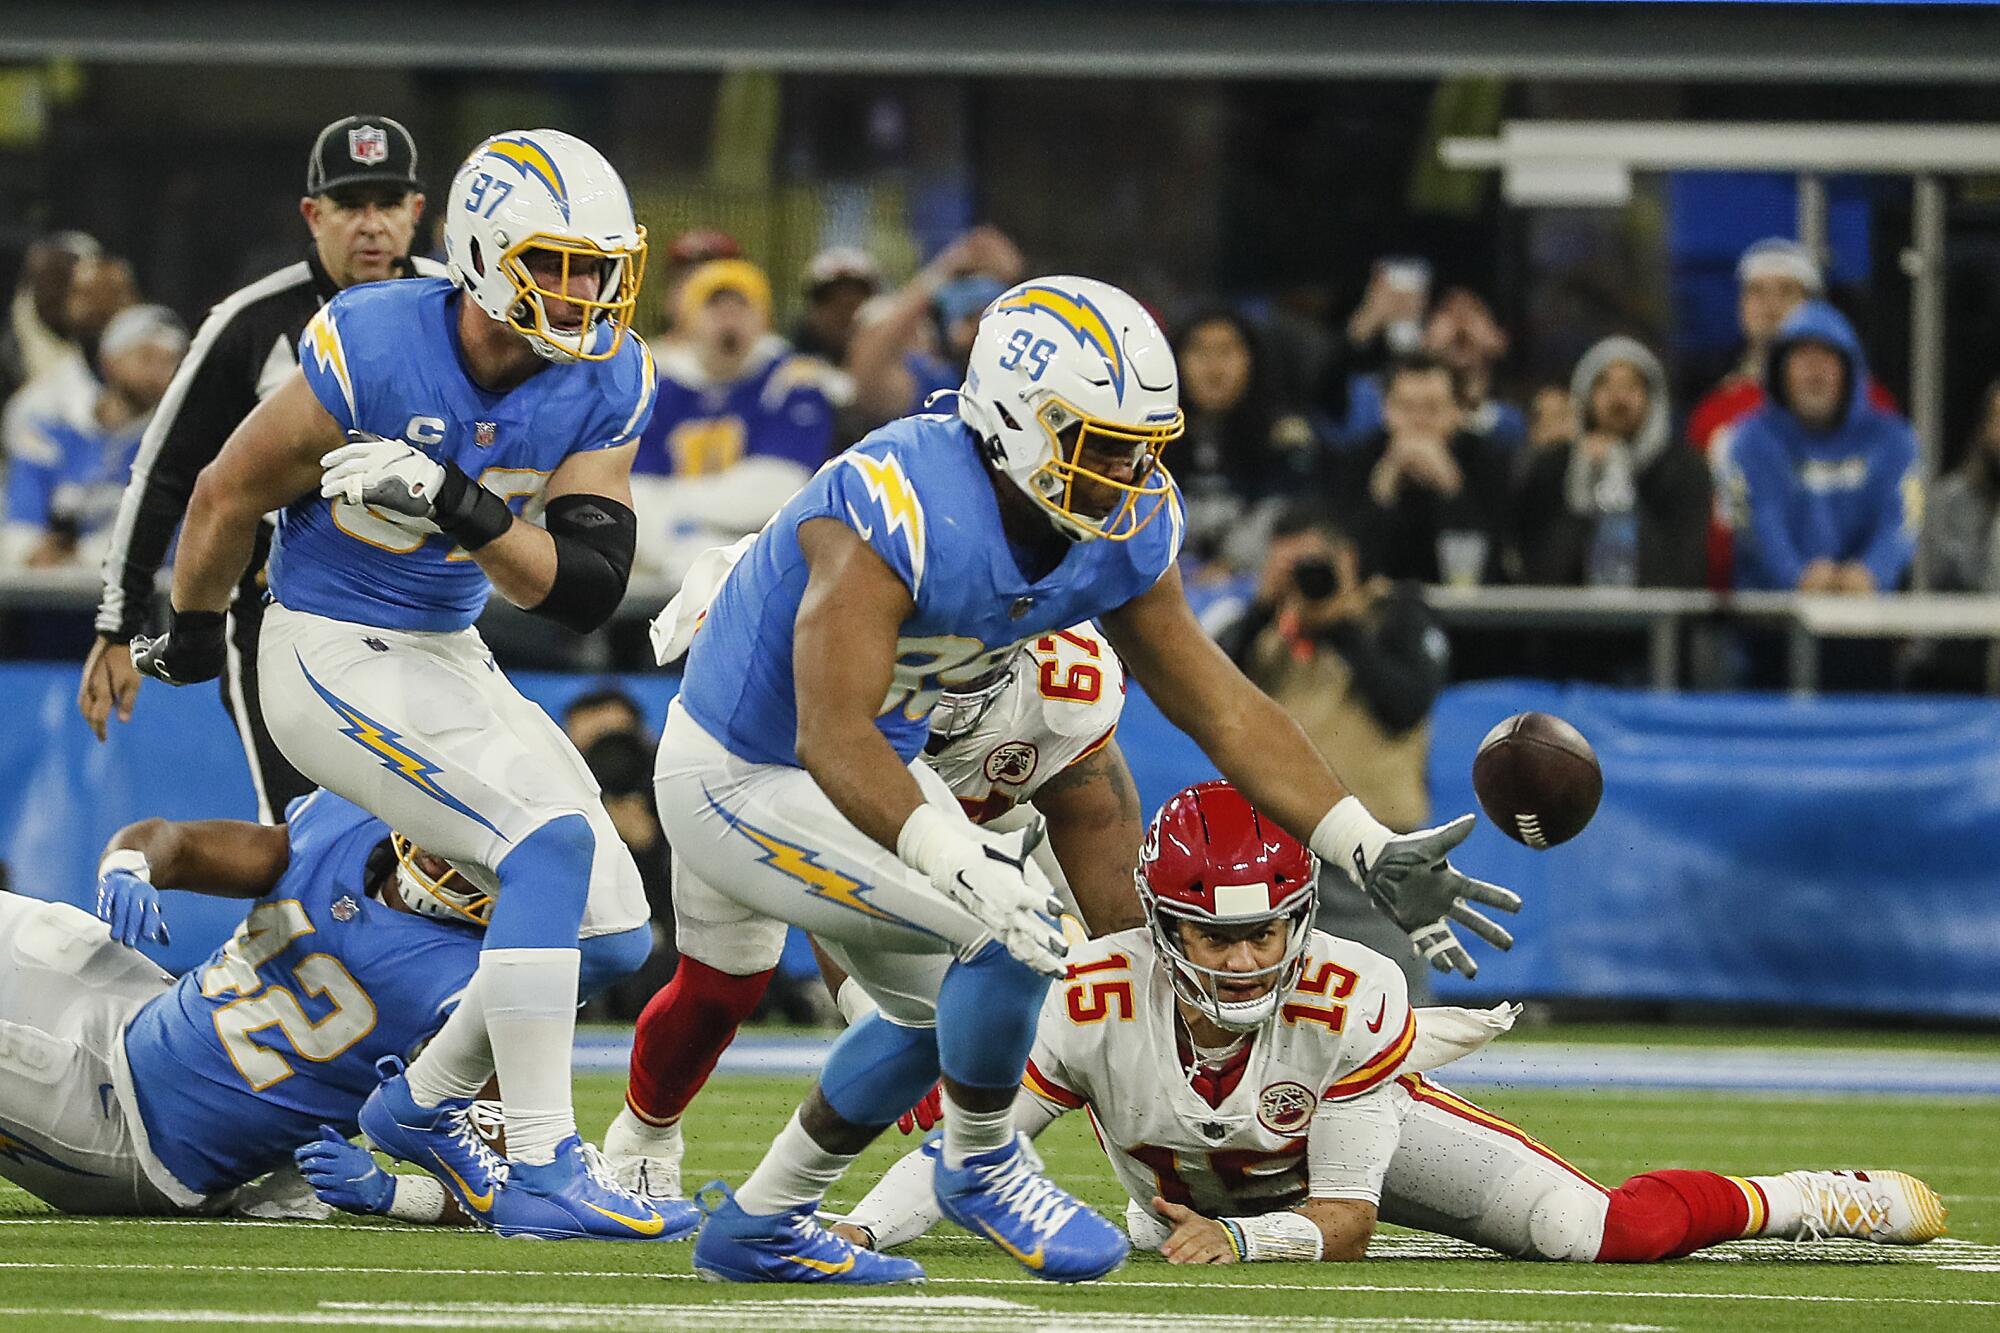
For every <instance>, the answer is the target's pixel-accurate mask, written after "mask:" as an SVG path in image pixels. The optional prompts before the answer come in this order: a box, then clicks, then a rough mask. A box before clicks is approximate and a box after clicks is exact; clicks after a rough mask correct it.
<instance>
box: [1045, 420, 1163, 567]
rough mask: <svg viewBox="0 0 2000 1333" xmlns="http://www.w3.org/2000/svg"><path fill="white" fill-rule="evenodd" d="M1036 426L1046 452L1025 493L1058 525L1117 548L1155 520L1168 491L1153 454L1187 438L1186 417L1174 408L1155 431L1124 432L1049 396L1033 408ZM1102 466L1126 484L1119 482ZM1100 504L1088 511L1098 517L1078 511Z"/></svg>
mask: <svg viewBox="0 0 2000 1333" xmlns="http://www.w3.org/2000/svg"><path fill="white" fill-rule="evenodd" d="M1035 420H1036V421H1037V422H1038V423H1040V425H1041V428H1042V429H1043V430H1044V431H1045V432H1047V434H1048V436H1049V442H1050V446H1051V451H1050V455H1049V457H1048V458H1046V459H1045V460H1044V461H1043V462H1042V464H1041V465H1040V466H1039V467H1037V468H1036V469H1035V470H1034V472H1033V473H1031V474H1030V475H1029V478H1028V494H1029V495H1031V496H1032V497H1034V499H1035V500H1036V501H1037V502H1039V503H1040V504H1041V505H1042V506H1043V507H1044V508H1046V509H1048V510H1049V511H1050V513H1051V514H1052V515H1054V516H1056V517H1058V518H1060V519H1061V520H1063V524H1062V526H1064V527H1065V528H1074V529H1081V530H1082V531H1081V532H1080V533H1079V535H1082V536H1088V537H1102V538H1104V539H1105V540H1107V541H1114V542H1122V541H1129V540H1131V539H1132V538H1133V537H1136V536H1138V535H1139V533H1140V532H1141V531H1143V530H1144V529H1145V527H1146V525H1147V524H1148V523H1151V522H1152V521H1153V520H1154V519H1155V518H1157V517H1158V516H1159V513H1160V510H1161V508H1162V507H1163V506H1164V505H1165V504H1166V502H1167V496H1168V494H1169V493H1170V492H1172V490H1173V488H1174V479H1173V477H1172V476H1171V475H1169V474H1168V472H1167V469H1166V467H1165V465H1164V464H1162V463H1161V462H1160V451H1161V450H1162V449H1165V448H1166V447H1167V445H1169V444H1170V443H1172V442H1173V441H1175V440H1177V439H1179V438H1180V437H1181V435H1182V434H1183V433H1184V432H1185V431H1186V429H1187V418H1186V416H1185V414H1183V413H1182V412H1180V411H1179V410H1178V409H1176V410H1175V412H1174V415H1173V417H1172V419H1171V420H1168V421H1164V422H1161V423H1160V424H1158V425H1153V426H1128V425H1122V424H1120V423H1118V422H1115V421H1105V420H1102V419H1100V418H1097V417H1092V416H1088V415H1086V414H1085V413H1083V412H1081V411H1079V410H1078V409H1077V408H1075V407H1073V406H1071V405H1070V404H1069V403H1066V402H1064V401H1063V400H1062V399H1060V398H1056V397H1054V396H1051V397H1049V398H1047V399H1045V400H1044V401H1043V402H1042V403H1041V404H1040V405H1039V406H1038V407H1037V408H1036V410H1035ZM1092 464H1096V466H1092ZM1121 464H1122V466H1120V465H1121ZM1106 467H1110V468H1114V469H1116V470H1117V471H1119V472H1121V473H1123V474H1124V475H1127V476H1129V477H1130V478H1131V480H1130V481H1120V480H1119V479H1118V478H1117V477H1115V476H1112V475H1110V474H1109V473H1107V472H1106V471H1105V470H1104V469H1105V468H1106ZM1100 499H1101V500H1108V501H1109V504H1108V506H1105V505H1103V504H1101V503H1100V504H1096V505H1091V506H1090V508H1104V509H1105V512H1104V513H1103V514H1102V515H1096V514H1093V513H1091V512H1090V510H1089V509H1088V508H1084V507H1082V506H1083V505H1084V504H1086V503H1087V502H1089V501H1091V500H1100Z"/></svg>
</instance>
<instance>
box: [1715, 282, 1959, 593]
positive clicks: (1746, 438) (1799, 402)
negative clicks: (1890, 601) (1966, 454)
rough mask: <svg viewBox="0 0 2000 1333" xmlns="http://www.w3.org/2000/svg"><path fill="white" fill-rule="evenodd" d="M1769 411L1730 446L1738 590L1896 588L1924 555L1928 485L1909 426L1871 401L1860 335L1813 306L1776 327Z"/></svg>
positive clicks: (1728, 481) (1727, 467)
mask: <svg viewBox="0 0 2000 1333" xmlns="http://www.w3.org/2000/svg"><path fill="white" fill-rule="evenodd" d="M1764 381H1765V388H1766V392H1767V394H1768V399H1767V401H1766V402H1765V404H1764V406H1763V407H1761V408H1759V409H1758V410H1757V412H1756V413H1755V414H1754V415H1752V416H1750V417H1749V418H1747V419H1746V420H1745V421H1744V422H1743V424H1742V426H1741V427H1740V428H1739V429H1738V430H1737V433H1736V436H1735V438H1734V439H1733V440H1732V441H1731V445H1730V451H1729V457H1728V459H1727V462H1726V463H1725V464H1724V471H1723V473H1722V478H1721V480H1722V485H1723V489H1724V499H1725V503H1726V507H1727V511H1728V513H1729V515H1730V518H1731V522H1732V524H1733V526H1734V527H1735V530H1736V586H1737V587H1738V588H1739V589H1770V590H1782V591H1789V590H1791V589H1797V590H1798V591H1800V592H1840V593H1858V594H1865V593H1872V592H1877V591H1892V590H1894V589H1895V588H1896V587H1897V585H1898V584H1900V583H1901V582H1902V580H1903V576H1904V575H1905V573H1907V572H1908V570H1909V567H1910V561H1911V558H1912V556H1913V555H1914V553H1915V549H1916V533H1917V524H1918V519H1919V516H1920V514H1921V510H1922V504H1923V482H1922V478H1921V474H1920V473H1919V471H1918V467H1917V455H1918V451H1917V439H1916V435H1915V434H1914V433H1913V432H1912V431H1911V429H1910V425H1909V423H1908V422H1906V421H1905V420H1903V418H1902V417H1900V416H1898V415H1896V414H1895V413H1894V412H1890V411H1886V410H1884V409H1882V408H1880V407H1877V406H1875V405H1874V404H1873V403H1872V402H1870V401H1869V395H1868V391H1867V385H1868V366H1867V363H1866V361H1865V360H1864V358H1863V356H1862V353H1861V344H1860V340H1859V339H1857V338H1856V337H1855V334H1854V329H1853V326H1851V325H1850V324H1849V323H1848V322H1847V320H1846V319H1845V318H1844V317H1843V316H1842V315H1841V314H1840V312H1839V311H1837V310H1835V309H1834V308H1833V307H1832V306H1830V305H1827V304H1826V303H1825V302H1823V301H1808V302H1806V303H1805V304H1804V305H1802V306H1800V307H1799V308H1798V309H1796V310H1794V311H1793V312H1792V313H1791V315H1790V316H1789V317H1787V318H1786V320H1785V322H1784V324H1783V325H1781V326H1780V327H1779V330H1778V336H1777V338H1776V339H1775V340H1774V341H1773V342H1772V345H1771V352H1770V356H1769V358H1768V360H1767V361H1766V363H1765V372H1764Z"/></svg>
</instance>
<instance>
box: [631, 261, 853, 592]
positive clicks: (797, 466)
mask: <svg viewBox="0 0 2000 1333" xmlns="http://www.w3.org/2000/svg"><path fill="white" fill-rule="evenodd" d="M681 306H682V309H681V322H682V325H683V327H685V328H686V330H687V337H686V338H685V339H683V340H682V341H680V342H678V343H675V344H673V345H672V346H669V347H667V348H665V349H664V350H663V351H661V353H660V355H659V368H660V369H659V373H660V392H659V398H658V400H657V402H656V403H655V405H654V408H653V419H652V421H651V422H650V423H648V425H647V426H646V429H645V431H644V432H643V433H642V434H641V435H640V436H639V452H638V456H637V458H635V459H634V460H633V464H632V471H633V481H634V489H633V496H634V501H635V504H634V509H635V511H636V512H637V514H638V517H639V549H638V553H637V564H638V566H639V567H641V568H644V569H648V570H651V571H655V572H662V573H666V574H668V575H670V576H671V575H674V574H677V573H679V572H681V571H682V570H684V568H685V563H686V561H687V560H690V559H692V558H693V556H694V555H696V554H698V553H699V552H700V551H702V550H705V549H707V548H708V547H710V546H714V545H717V544H719V543H721V542H726V541H728V540H729V539H731V538H733V537H738V536H741V535H742V534H744V533H746V532H755V531H756V530H757V529H758V528H759V527H762V526H763V524H764V522H765V520H766V519H768V518H770V516H771V515H772V514H774V513H776V512H777V511H778V508H779V506H781V505H782V504H784V502H785V501H786V500H787V499H789V498H790V497H791V495H792V493H793V492H795V491H796V490H798V488H799V487H800V486H802V485H804V484H805V482H806V480H807V479H808V478H809V477H811V476H812V474H813V472H814V470H815V469H817V468H818V467H819V465H820V464H821V463H823V462H825V461H826V459H827V456H828V454H829V453H830V451H831V447H832V444H833V438H834V436H833V431H834V412H835V410H836V405H837V404H839V403H841V402H844V401H845V400H846V398H847V396H848V394H849V386H848V383H847V379H846V377H845V376H844V375H842V374H841V373H840V372H839V371H837V370H835V369H834V368H833V367H832V366H830V365H828V364H827V363H826V362H824V361H821V360H820V359H818V358H817V357H809V356H798V355H796V354H794V353H793V352H792V349H791V347H790V345H789V344H788V343H786V342H785V340H784V339H783V338H780V337H778V336H777V335H776V334H774V333H772V332H771V286H770V282H769V280H768V279H766V278H765V276H764V272H763V270H762V269H759V268H758V267H757V266H756V265H755V264H751V263H749V262H747V261H745V260H741V259H719V260H715V261H713V262H711V263H707V264H704V265H702V266H701V267H700V268H698V269H696V270H695V271H694V272H693V273H691V274H689V275H688V278H687V280H686V282H685V283H683V284H682V287H681Z"/></svg>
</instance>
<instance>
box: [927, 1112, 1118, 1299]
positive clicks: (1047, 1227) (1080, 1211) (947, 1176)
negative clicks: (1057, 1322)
mask: <svg viewBox="0 0 2000 1333" xmlns="http://www.w3.org/2000/svg"><path fill="white" fill-rule="evenodd" d="M1024 1143H1025V1140H1024V1139H1023V1138H1022V1137H1021V1136H1020V1135H1018V1134H1017V1135H1015V1136H1014V1141H1013V1142H1012V1143H1009V1144H1008V1145H1007V1146H1006V1147H1004V1148H995V1149H993V1150H992V1151H991V1152H983V1153H977V1154H975V1155H973V1156H971V1157H968V1158H966V1159H965V1165H964V1166H961V1167H957V1168H953V1167H949V1166H946V1165H945V1163H944V1158H943V1156H942V1154H940V1156H939V1158H938V1164H937V1169H936V1171H935V1172H934V1173H933V1175H932V1180H933V1182H934V1188H935V1189H936V1191H937V1202H938V1208H939V1209H940V1210H941V1211H942V1212H943V1213H944V1215H945V1216H946V1217H948V1218H950V1219H951V1220H952V1221H954V1222H956V1223H958V1224H959V1225H960V1226H962V1227H964V1228H965V1229H966V1230H967V1231H970V1232H971V1233H972V1234H973V1235H975V1236H984V1237H986V1239H988V1240H990V1241H992V1242H993V1243H994V1244H995V1245H998V1246H999V1247H1000V1248H1001V1249H1002V1250H1005V1251H1006V1252H1007V1253H1008V1254H1010V1255H1012V1256H1013V1257H1014V1259H1015V1260H1017V1261H1018V1262H1019V1263H1020V1265H1021V1266H1022V1267H1023V1268H1025V1269H1027V1270H1028V1271H1029V1272H1030V1273H1033V1274H1034V1275H1035V1276H1036V1277H1042V1278H1047V1279H1048V1280H1049V1281H1051V1282H1088V1281H1090V1280H1091V1279H1092V1278H1099V1277H1103V1276H1104V1275H1105V1274H1106V1273H1109V1272H1110V1271H1111V1270H1112V1269H1114V1268H1116V1267H1118V1266H1119V1265H1120V1264H1122V1263H1124V1262H1125V1256H1126V1254H1128V1253H1129V1252H1130V1251H1131V1248H1132V1247H1131V1243H1130V1242H1129V1241H1127V1240H1126V1239H1125V1233H1124V1232H1123V1231H1121V1230H1119V1229H1118V1228H1117V1227H1116V1226H1113V1225H1112V1224H1111V1223H1110V1222H1107V1221H1105V1220H1104V1219H1103V1218H1102V1217H1099V1216H1098V1215H1097V1214H1096V1213H1094V1212H1092V1211H1091V1210H1090V1209H1089V1208H1087V1207H1085V1206H1084V1205H1083V1204H1082V1203H1081V1202H1080V1201H1078V1200H1077V1199H1075V1198H1073V1197H1072V1196H1071V1195H1069V1194H1068V1193H1067V1192H1065V1191H1064V1190H1063V1189H1062V1188H1061V1187H1060V1186H1058V1185H1057V1184H1056V1183H1055V1182H1054V1181H1052V1180H1050V1179H1049V1178H1048V1177H1047V1176H1045V1175H1043V1174H1041V1173H1040V1172H1039V1171H1037V1170H1035V1168H1034V1166H1033V1165H1032V1164H1031V1163H1030V1162H1029V1159H1028V1155H1027V1152H1026V1150H1025V1148H1024Z"/></svg>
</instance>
